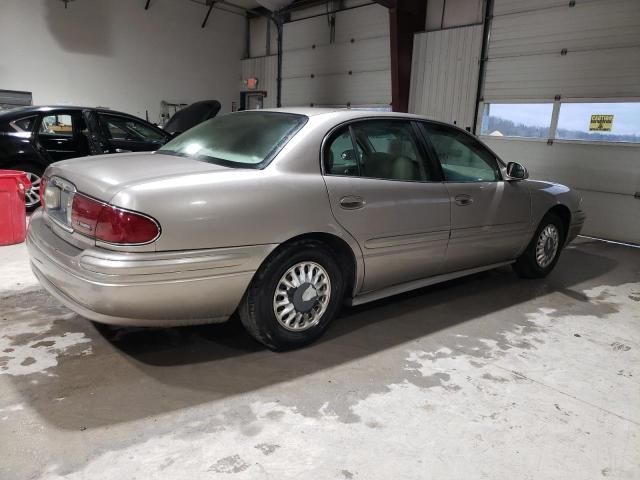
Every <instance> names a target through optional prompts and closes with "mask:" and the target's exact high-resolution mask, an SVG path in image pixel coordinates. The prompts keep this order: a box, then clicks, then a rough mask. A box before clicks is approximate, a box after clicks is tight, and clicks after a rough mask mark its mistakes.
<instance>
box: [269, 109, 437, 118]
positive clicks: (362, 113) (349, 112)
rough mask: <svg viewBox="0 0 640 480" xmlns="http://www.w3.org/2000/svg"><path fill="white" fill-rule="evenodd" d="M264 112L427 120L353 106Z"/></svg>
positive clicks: (409, 115)
mask: <svg viewBox="0 0 640 480" xmlns="http://www.w3.org/2000/svg"><path fill="white" fill-rule="evenodd" d="M261 111H263V112H265V111H266V112H279V113H292V114H296V115H305V116H307V117H318V116H326V117H332V119H335V120H349V119H354V118H367V117H372V116H376V117H378V116H379V117H401V118H416V119H422V120H425V119H426V117H423V116H420V115H414V114H412V113H402V112H389V111H384V110H377V109H375V108H371V109H366V108H363V109H353V108H319V107H284V108H268V109H264V110H261Z"/></svg>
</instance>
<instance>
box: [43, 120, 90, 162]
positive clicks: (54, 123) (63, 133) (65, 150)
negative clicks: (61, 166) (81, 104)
mask: <svg viewBox="0 0 640 480" xmlns="http://www.w3.org/2000/svg"><path fill="white" fill-rule="evenodd" d="M83 123H84V122H83V120H82V118H81V115H80V111H78V110H49V111H45V112H43V113H42V115H41V116H40V119H39V122H38V125H37V127H36V132H35V135H36V136H35V139H36V143H37V145H38V146H39V147H40V148H41V149H44V150H46V152H47V154H48V156H49V158H50V159H51V161H52V162H57V161H59V160H66V159H68V158H74V157H82V156H85V155H87V154H88V153H89V152H88V149H87V145H86V142H83V141H82V140H83V138H82V130H83Z"/></svg>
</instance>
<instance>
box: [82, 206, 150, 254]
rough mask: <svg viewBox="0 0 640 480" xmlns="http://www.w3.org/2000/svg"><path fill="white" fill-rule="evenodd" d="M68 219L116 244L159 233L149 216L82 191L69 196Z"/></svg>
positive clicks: (85, 231) (145, 239)
mask: <svg viewBox="0 0 640 480" xmlns="http://www.w3.org/2000/svg"><path fill="white" fill-rule="evenodd" d="M71 223H72V227H73V229H74V230H76V231H77V232H79V233H82V234H84V235H88V236H90V237H93V238H95V239H96V240H98V241H101V242H107V243H115V244H118V245H136V244H143V243H149V242H152V241H154V240H155V239H156V238H158V236H159V235H160V226H159V225H158V223H157V222H156V221H155V220H154V219H152V218H151V217H148V216H146V215H143V214H141V213H137V212H132V211H130V210H125V209H122V208H118V207H114V206H113V205H109V204H106V203H102V202H100V201H98V200H94V199H93V198H90V197H87V196H85V195H82V194H76V195H75V197H74V199H73V207H72V210H71Z"/></svg>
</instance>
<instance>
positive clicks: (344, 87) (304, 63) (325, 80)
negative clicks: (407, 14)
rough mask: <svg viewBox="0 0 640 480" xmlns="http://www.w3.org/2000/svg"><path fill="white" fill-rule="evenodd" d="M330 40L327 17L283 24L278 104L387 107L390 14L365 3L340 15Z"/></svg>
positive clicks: (389, 68)
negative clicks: (280, 87)
mask: <svg viewBox="0 0 640 480" xmlns="http://www.w3.org/2000/svg"><path fill="white" fill-rule="evenodd" d="M330 38H331V33H330V27H329V23H328V21H327V17H326V16H325V15H322V16H319V17H314V18H309V19H305V20H298V21H294V22H290V23H286V24H285V25H284V33H283V57H282V104H283V105H284V106H294V105H312V104H313V105H315V106H320V105H347V104H350V105H352V106H357V105H367V106H387V105H389V104H390V103H391V57H390V48H389V13H388V10H387V9H386V8H385V7H382V6H380V5H367V6H363V7H358V8H353V9H350V10H345V11H342V12H338V13H337V14H336V21H335V38H334V41H333V42H331V41H330Z"/></svg>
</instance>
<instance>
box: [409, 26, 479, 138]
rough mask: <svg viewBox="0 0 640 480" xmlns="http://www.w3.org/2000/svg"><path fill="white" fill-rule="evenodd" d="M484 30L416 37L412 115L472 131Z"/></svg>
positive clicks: (410, 108)
mask: <svg viewBox="0 0 640 480" xmlns="http://www.w3.org/2000/svg"><path fill="white" fill-rule="evenodd" d="M481 47H482V26H481V25H475V26H471V27H461V28H451V29H447V30H439V31H435V32H428V33H421V34H417V35H415V36H414V41H413V63H412V67H411V91H410V96H409V111H410V112H411V113H418V114H421V115H425V116H427V117H430V118H433V119H436V120H441V121H444V122H449V123H452V124H454V125H458V126H459V127H462V128H469V129H471V127H472V125H473V117H474V114H475V106H476V89H477V85H478V72H479V68H480V55H481Z"/></svg>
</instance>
